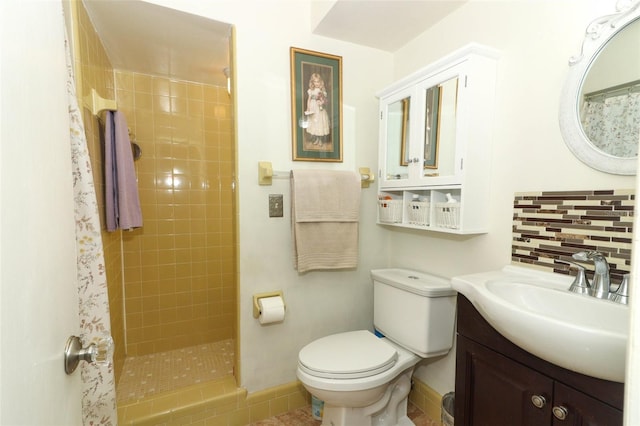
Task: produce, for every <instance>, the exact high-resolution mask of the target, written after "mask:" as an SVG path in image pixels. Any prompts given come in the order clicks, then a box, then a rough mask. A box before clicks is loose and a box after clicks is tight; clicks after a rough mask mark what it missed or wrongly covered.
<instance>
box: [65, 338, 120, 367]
mask: <svg viewBox="0 0 640 426" xmlns="http://www.w3.org/2000/svg"><path fill="white" fill-rule="evenodd" d="M113 350H114V343H113V338H112V337H111V336H110V335H108V334H106V335H104V336H102V337H101V338H100V339H98V341H97V342H96V343H91V344H89V345H87V346H85V344H84V342H83V339H82V338H81V337H78V336H71V337H69V339H67V344H66V346H65V348H64V371H65V373H67V374H72V373H73V372H74V371H76V368H77V367H78V364H80V361H86V362H89V363H92V362H97V363H102V364H108V363H110V362H111V361H112V359H113Z"/></svg>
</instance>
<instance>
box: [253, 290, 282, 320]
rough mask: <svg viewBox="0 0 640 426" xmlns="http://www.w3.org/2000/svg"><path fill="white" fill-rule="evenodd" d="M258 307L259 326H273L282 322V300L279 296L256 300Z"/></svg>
mask: <svg viewBox="0 0 640 426" xmlns="http://www.w3.org/2000/svg"><path fill="white" fill-rule="evenodd" d="M258 306H259V307H260V316H259V317H258V321H260V324H273V323H274V322H281V321H284V300H282V297H280V296H274V297H263V298H262V299H258Z"/></svg>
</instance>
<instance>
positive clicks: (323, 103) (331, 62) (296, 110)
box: [290, 47, 342, 162]
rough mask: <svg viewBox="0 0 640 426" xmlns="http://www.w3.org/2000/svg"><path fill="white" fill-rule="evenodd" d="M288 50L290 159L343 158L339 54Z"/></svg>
mask: <svg viewBox="0 0 640 426" xmlns="http://www.w3.org/2000/svg"><path fill="white" fill-rule="evenodd" d="M290 53H291V124H292V126H291V127H292V129H291V130H292V132H291V133H292V138H293V141H292V142H293V160H294V161H333V162H342V57H341V56H335V55H329V54H326V53H320V52H313V51H311V50H304V49H298V48H296V47H292V48H291V49H290Z"/></svg>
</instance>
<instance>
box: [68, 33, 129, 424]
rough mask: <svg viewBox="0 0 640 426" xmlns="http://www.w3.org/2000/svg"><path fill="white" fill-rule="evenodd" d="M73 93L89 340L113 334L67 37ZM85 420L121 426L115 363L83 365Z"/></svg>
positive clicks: (83, 326)
mask: <svg viewBox="0 0 640 426" xmlns="http://www.w3.org/2000/svg"><path fill="white" fill-rule="evenodd" d="M65 47H66V55H67V69H68V77H67V93H68V96H69V118H70V126H69V130H70V134H71V161H72V172H73V191H74V202H75V221H76V252H77V265H78V298H79V299H78V302H79V305H80V316H79V320H80V333H81V335H82V336H83V338H84V340H85V341H86V342H98V341H100V340H101V339H102V338H103V337H104V336H105V335H107V336H110V334H111V324H110V317H109V297H108V294H107V277H106V272H105V263H104V252H103V248H102V236H101V233H100V232H101V230H100V219H99V215H98V203H97V201H96V192H95V189H94V184H93V174H92V172H91V161H90V158H89V151H88V148H87V139H86V136H85V133H84V125H83V122H82V114H81V111H80V108H79V106H78V98H77V97H76V87H75V79H74V73H73V65H72V64H73V62H72V61H71V52H70V49H69V40H68V38H67V37H66V35H65ZM81 381H82V418H83V424H84V425H105V426H107V425H117V424H118V417H117V411H116V392H115V378H114V372H113V363H112V362H109V363H108V364H97V363H92V364H89V363H86V362H83V363H81Z"/></svg>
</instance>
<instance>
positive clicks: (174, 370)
mask: <svg viewBox="0 0 640 426" xmlns="http://www.w3.org/2000/svg"><path fill="white" fill-rule="evenodd" d="M233 363H234V344H233V340H232V339H228V340H223V341H220V342H214V343H207V344H203V345H197V346H191V347H188V348H183V349H177V350H173V351H167V352H159V353H155V354H150V355H142V356H135V357H134V356H130V357H127V358H126V359H125V362H124V367H123V369H122V374H121V376H120V381H119V382H118V387H117V395H118V403H126V402H129V401H135V400H141V399H143V398H144V397H149V396H152V395H155V394H158V393H161V392H167V391H172V390H175V389H179V388H182V387H187V386H191V385H195V384H198V383H203V382H207V381H211V380H216V379H220V378H222V377H225V376H228V375H231V374H233Z"/></svg>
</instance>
